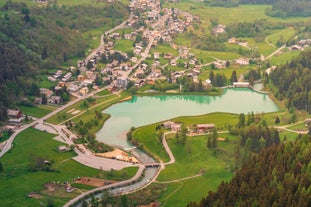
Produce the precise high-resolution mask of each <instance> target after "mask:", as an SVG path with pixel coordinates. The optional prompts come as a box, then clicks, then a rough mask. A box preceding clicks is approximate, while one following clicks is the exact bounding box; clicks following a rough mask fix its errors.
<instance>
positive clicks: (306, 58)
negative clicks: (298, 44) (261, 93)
mask: <svg viewBox="0 0 311 207" xmlns="http://www.w3.org/2000/svg"><path fill="white" fill-rule="evenodd" d="M310 59H311V51H310V50H307V51H305V52H302V53H301V54H300V55H299V56H298V57H297V58H296V59H294V60H291V61H290V62H289V63H287V64H285V65H283V66H281V67H278V68H276V69H275V70H274V71H272V72H271V74H270V75H269V76H266V83H271V84H270V87H271V88H272V91H274V95H275V97H276V98H278V99H280V100H282V99H284V98H285V99H286V100H287V108H289V109H290V108H292V107H294V108H297V109H300V110H302V109H303V110H306V111H307V112H309V113H311V69H310V68H311V62H310Z"/></svg>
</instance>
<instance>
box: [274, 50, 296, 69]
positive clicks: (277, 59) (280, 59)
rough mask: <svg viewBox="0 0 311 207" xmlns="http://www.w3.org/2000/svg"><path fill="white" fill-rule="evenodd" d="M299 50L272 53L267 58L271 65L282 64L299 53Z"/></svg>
mask: <svg viewBox="0 0 311 207" xmlns="http://www.w3.org/2000/svg"><path fill="white" fill-rule="evenodd" d="M300 52H301V51H285V52H284V53H282V54H279V55H274V56H273V57H271V59H270V60H269V62H270V64H271V65H275V66H278V65H283V64H286V63H287V62H289V61H291V60H292V59H293V58H295V57H297V56H298V55H299V54H300Z"/></svg>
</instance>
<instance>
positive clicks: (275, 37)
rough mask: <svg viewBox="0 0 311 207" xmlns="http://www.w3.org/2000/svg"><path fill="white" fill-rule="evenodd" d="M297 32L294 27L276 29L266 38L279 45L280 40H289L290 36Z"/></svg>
mask: <svg viewBox="0 0 311 207" xmlns="http://www.w3.org/2000/svg"><path fill="white" fill-rule="evenodd" d="M295 33H296V30H295V29H294V28H292V27H289V28H286V29H282V30H278V31H274V32H273V34H271V35H269V36H268V37H267V38H266V40H267V41H268V42H269V43H271V44H273V45H275V46H276V45H277V42H278V41H280V40H281V41H284V42H286V41H287V40H289V39H290V38H292V37H293V36H294V35H295Z"/></svg>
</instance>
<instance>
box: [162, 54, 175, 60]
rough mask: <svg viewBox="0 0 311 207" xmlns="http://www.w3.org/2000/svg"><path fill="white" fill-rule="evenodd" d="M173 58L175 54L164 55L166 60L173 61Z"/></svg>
mask: <svg viewBox="0 0 311 207" xmlns="http://www.w3.org/2000/svg"><path fill="white" fill-rule="evenodd" d="M172 58H173V54H171V53H165V54H164V59H166V60H170V59H172Z"/></svg>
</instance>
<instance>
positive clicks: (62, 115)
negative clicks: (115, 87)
mask: <svg viewBox="0 0 311 207" xmlns="http://www.w3.org/2000/svg"><path fill="white" fill-rule="evenodd" d="M115 98H117V96H116V95H113V94H112V95H108V96H105V97H103V98H99V99H95V101H94V102H91V103H87V105H85V104H83V103H85V102H87V100H83V101H80V102H78V103H76V104H74V105H72V106H70V107H68V108H66V109H65V110H63V111H61V112H59V113H57V114H56V115H54V116H52V117H51V118H49V119H47V120H46V121H47V122H49V123H52V124H59V123H61V122H63V121H65V120H67V119H70V118H72V117H73V116H74V115H73V114H72V113H70V112H69V111H71V110H74V111H78V110H79V111H80V112H79V113H81V112H83V111H86V110H87V108H89V107H92V106H94V105H96V104H99V103H101V102H103V101H109V100H112V99H115Z"/></svg>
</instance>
